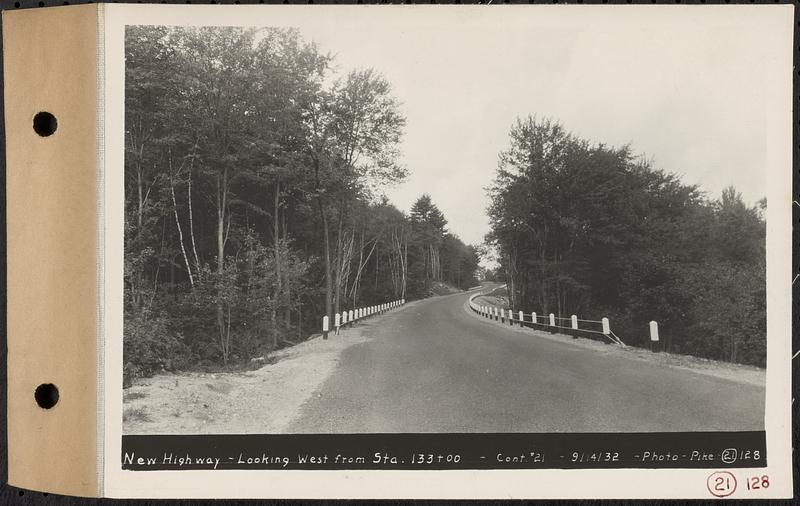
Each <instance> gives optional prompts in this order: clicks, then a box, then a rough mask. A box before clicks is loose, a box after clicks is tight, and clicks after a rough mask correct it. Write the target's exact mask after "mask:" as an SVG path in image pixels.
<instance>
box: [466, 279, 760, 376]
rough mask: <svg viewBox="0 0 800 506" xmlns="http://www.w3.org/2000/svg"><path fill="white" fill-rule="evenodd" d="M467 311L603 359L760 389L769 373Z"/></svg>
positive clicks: (498, 299) (491, 298) (495, 302)
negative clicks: (615, 358) (624, 360)
mask: <svg viewBox="0 0 800 506" xmlns="http://www.w3.org/2000/svg"><path fill="white" fill-rule="evenodd" d="M475 302H476V303H477V304H486V305H490V306H498V307H504V306H505V307H507V305H508V300H507V299H506V298H505V297H503V296H496V295H493V293H489V294H487V295H482V296H480V297H476V298H475ZM464 311H466V312H467V313H469V314H470V315H472V316H474V317H475V318H480V319H482V320H485V321H486V322H490V323H494V324H496V325H502V326H503V327H505V328H509V329H513V330H514V331H515V332H522V333H530V334H534V335H536V336H537V337H541V338H544V339H550V340H553V341H559V342H563V343H564V344H567V345H570V346H577V347H580V348H585V349H587V350H591V351H593V352H594V353H597V354H600V355H613V356H621V357H626V358H630V359H633V360H640V361H645V362H651V363H654V364H659V365H662V366H666V367H671V368H675V369H682V370H686V371H692V372H696V373H699V374H704V375H707V376H714V377H716V378H722V379H726V380H730V381H735V382H738V383H745V384H749V385H755V386H760V387H763V386H765V385H766V370H765V369H762V368H760V367H755V366H750V365H743V364H732V363H729V362H721V361H718V360H710V359H706V358H700V357H693V356H691V355H678V354H675V353H666V352H658V353H654V352H652V351H650V350H647V349H644V348H638V347H635V346H626V347H624V348H623V347H621V346H617V345H613V344H608V343H606V342H603V341H595V340H592V339H586V338H583V337H578V338H573V337H571V336H568V335H565V334H550V333H549V332H542V331H538V330H533V329H530V328H527V327H519V326H517V325H515V326H513V327H511V326H510V325H508V324H507V323H500V322H496V321H493V320H488V319H484V318H481V317H480V316H478V315H477V314H475V313H474V312H473V311H472V310H471V309H470V308H469V305H468V304H464Z"/></svg>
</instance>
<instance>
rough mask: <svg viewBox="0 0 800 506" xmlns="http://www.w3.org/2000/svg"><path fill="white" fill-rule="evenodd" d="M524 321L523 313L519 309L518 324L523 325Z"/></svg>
mask: <svg viewBox="0 0 800 506" xmlns="http://www.w3.org/2000/svg"><path fill="white" fill-rule="evenodd" d="M524 321H525V313H523V312H522V311H520V312H519V326H520V327H522V326H523V325H522V322H524Z"/></svg>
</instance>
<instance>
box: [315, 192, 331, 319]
mask: <svg viewBox="0 0 800 506" xmlns="http://www.w3.org/2000/svg"><path fill="white" fill-rule="evenodd" d="M317 205H318V207H319V214H320V218H321V219H322V238H323V241H324V245H325V253H324V256H325V314H326V315H327V316H328V318H329V319H333V279H332V278H333V273H332V272H331V270H332V269H331V245H330V234H329V230H328V217H327V216H326V215H325V211H324V209H323V207H322V200H317Z"/></svg>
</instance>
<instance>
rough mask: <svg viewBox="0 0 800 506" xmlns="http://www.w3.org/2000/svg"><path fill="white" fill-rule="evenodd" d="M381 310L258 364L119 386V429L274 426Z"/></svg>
mask: <svg viewBox="0 0 800 506" xmlns="http://www.w3.org/2000/svg"><path fill="white" fill-rule="evenodd" d="M412 304H413V303H412ZM407 306H408V305H407ZM407 306H406V307H407ZM386 317H387V314H384V315H379V316H374V317H372V318H369V319H367V320H364V321H363V323H360V324H357V325H356V326H355V327H353V328H350V329H346V330H343V331H342V332H341V333H340V334H339V335H338V336H334V335H333V334H331V335H330V337H329V339H328V340H323V339H322V337H321V336H317V337H315V338H312V339H309V340H308V341H304V342H303V343H300V344H298V345H296V346H292V347H290V348H285V349H283V350H280V351H278V352H276V353H275V354H273V355H271V356H270V357H269V358H270V359H271V361H273V363H270V364H268V365H265V366H264V367H262V368H260V369H257V370H253V371H243V372H236V373H215V374H208V373H181V374H163V375H157V376H154V377H152V378H146V379H142V380H139V381H137V382H136V383H135V384H134V385H133V386H131V387H130V388H128V389H127V390H125V392H124V394H123V433H125V434H224V433H258V434H270V433H280V432H282V431H283V429H284V427H286V426H287V424H288V423H289V422H290V421H291V420H292V419H293V418H294V417H295V416H296V415H297V413H298V412H299V410H300V407H301V406H302V405H303V403H305V402H306V401H307V400H308V399H310V398H311V397H312V395H314V393H315V391H317V390H318V389H319V386H320V385H321V384H322V383H323V382H324V381H325V380H326V379H327V378H328V377H329V376H330V375H331V373H332V372H333V370H334V369H335V367H336V364H337V363H338V361H339V357H340V356H341V354H342V352H343V351H344V350H346V349H347V348H349V347H351V346H354V345H357V344H360V343H363V342H366V341H368V340H369V339H370V337H369V336H370V335H371V334H372V332H370V329H371V328H372V327H373V326H374V325H379V324H380V323H381V321H382V320H384V319H385V318H386Z"/></svg>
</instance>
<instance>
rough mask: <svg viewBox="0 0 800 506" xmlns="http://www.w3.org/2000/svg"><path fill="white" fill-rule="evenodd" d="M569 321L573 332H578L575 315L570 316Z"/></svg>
mask: <svg viewBox="0 0 800 506" xmlns="http://www.w3.org/2000/svg"><path fill="white" fill-rule="evenodd" d="M571 320H572V328H573V329H575V330H578V317H577V316H575V315H572V318H571Z"/></svg>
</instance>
